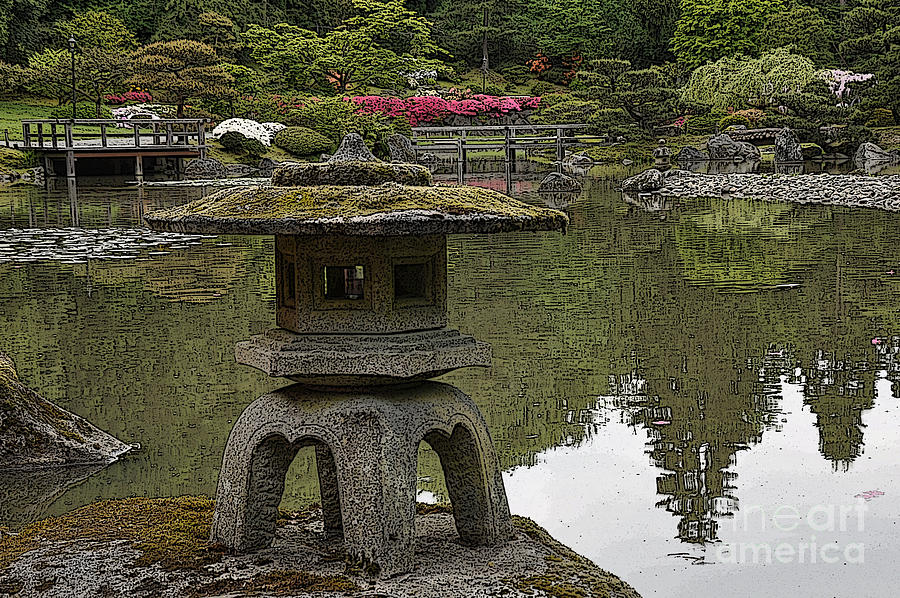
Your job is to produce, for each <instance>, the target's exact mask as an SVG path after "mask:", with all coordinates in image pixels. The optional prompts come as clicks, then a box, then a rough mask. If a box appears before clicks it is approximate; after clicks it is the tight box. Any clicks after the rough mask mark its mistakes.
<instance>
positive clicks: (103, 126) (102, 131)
mask: <svg viewBox="0 0 900 598" xmlns="http://www.w3.org/2000/svg"><path fill="white" fill-rule="evenodd" d="M108 143H109V140H108V139H107V138H106V123H101V124H100V145H102V146H103V147H107V145H108Z"/></svg>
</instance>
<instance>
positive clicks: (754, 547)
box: [713, 491, 881, 565]
mask: <svg viewBox="0 0 900 598" xmlns="http://www.w3.org/2000/svg"><path fill="white" fill-rule="evenodd" d="M875 493H877V494H875ZM880 494H881V493H880V492H879V491H870V492H869V493H864V494H860V495H857V498H858V499H859V500H858V502H855V503H853V504H843V505H827V504H822V505H815V506H813V507H810V508H809V509H808V510H806V511H802V510H801V509H798V508H796V507H794V506H791V505H783V506H780V507H778V508H776V509H774V510H770V511H769V512H767V511H766V510H765V509H764V508H762V507H751V508H749V509H741V511H739V512H738V513H737V514H736V515H735V517H734V518H733V520H732V524H733V530H734V531H735V532H744V533H748V534H750V535H753V534H756V533H760V534H765V535H767V536H771V535H772V534H773V533H774V534H779V535H783V536H785V539H784V540H783V541H778V542H724V543H722V544H719V545H717V546H716V547H715V549H714V550H713V562H718V563H723V564H729V563H730V564H741V565H744V564H773V563H782V564H787V563H800V564H817V563H823V564H834V563H842V564H844V563H845V564H848V565H858V564H862V563H863V562H865V548H866V547H865V544H864V543H862V542H850V541H842V538H843V539H846V540H850V539H853V538H854V536H856V537H858V536H859V535H860V534H861V533H862V532H864V531H865V513H866V511H867V510H868V505H867V504H866V503H867V502H868V501H869V500H871V499H872V498H875V497H876V496H879V495H880ZM817 534H818V537H817Z"/></svg>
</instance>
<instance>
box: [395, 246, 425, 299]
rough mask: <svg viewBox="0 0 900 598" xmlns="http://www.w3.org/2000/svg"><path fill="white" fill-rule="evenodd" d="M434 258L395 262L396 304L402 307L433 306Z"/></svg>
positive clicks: (404, 259)
mask: <svg viewBox="0 0 900 598" xmlns="http://www.w3.org/2000/svg"><path fill="white" fill-rule="evenodd" d="M433 272H434V257H433V256H430V257H411V258H398V259H395V260H394V262H393V273H392V274H393V279H394V280H393V282H394V302H395V303H396V304H397V305H398V306H400V307H413V306H424V305H431V304H432V303H433V298H434V293H433V286H434V279H433V276H434V274H433Z"/></svg>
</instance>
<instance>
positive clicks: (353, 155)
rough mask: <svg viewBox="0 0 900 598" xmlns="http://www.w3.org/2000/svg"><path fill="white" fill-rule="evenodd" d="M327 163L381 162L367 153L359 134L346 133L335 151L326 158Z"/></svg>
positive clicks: (370, 153)
mask: <svg viewBox="0 0 900 598" xmlns="http://www.w3.org/2000/svg"><path fill="white" fill-rule="evenodd" d="M328 162H330V163H334V162H381V160H379V159H378V158H376V157H375V155H374V154H373V153H372V152H371V151H369V148H368V147H367V146H366V142H365V141H363V138H362V137H361V136H360V134H359V133H347V134H346V135H344V138H343V139H342V140H341V145H340V146H339V147H338V148H337V151H336V152H334V153H333V154H332V155H331V157H330V158H328Z"/></svg>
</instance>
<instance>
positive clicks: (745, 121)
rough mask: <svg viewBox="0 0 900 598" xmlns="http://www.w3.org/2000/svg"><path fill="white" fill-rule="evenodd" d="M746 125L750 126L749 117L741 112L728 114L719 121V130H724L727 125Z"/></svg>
mask: <svg viewBox="0 0 900 598" xmlns="http://www.w3.org/2000/svg"><path fill="white" fill-rule="evenodd" d="M741 126H743V127H747V128H748V129H749V128H750V127H751V126H752V123H751V122H750V119H749V118H747V117H746V116H743V115H741V114H729V115H728V116H726V117H725V118H723V119H722V120H720V121H719V130H720V131H724V130H725V129H727V128H728V127H741Z"/></svg>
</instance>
